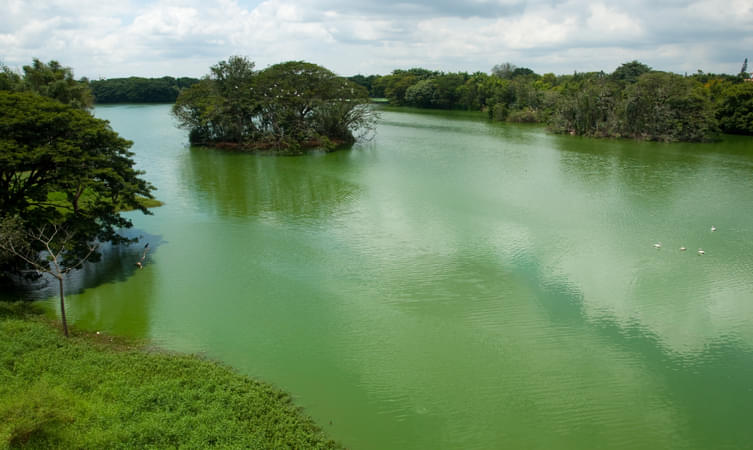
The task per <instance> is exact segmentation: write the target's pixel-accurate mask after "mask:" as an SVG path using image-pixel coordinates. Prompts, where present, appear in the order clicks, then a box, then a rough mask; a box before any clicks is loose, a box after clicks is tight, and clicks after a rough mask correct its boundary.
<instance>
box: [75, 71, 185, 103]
mask: <svg viewBox="0 0 753 450" xmlns="http://www.w3.org/2000/svg"><path fill="white" fill-rule="evenodd" d="M198 82H199V80H198V79H197V78H189V77H181V78H173V77H162V78H141V77H128V78H109V79H103V80H93V81H91V82H89V85H90V86H91V90H92V93H93V94H94V101H95V102H96V103H174V102H175V100H176V99H177V98H178V94H180V91H181V90H182V89H185V88H189V87H191V86H193V85H194V84H196V83H198Z"/></svg>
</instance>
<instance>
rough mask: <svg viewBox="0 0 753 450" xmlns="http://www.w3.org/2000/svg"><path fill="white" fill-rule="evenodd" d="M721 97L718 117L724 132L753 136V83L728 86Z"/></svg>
mask: <svg viewBox="0 0 753 450" xmlns="http://www.w3.org/2000/svg"><path fill="white" fill-rule="evenodd" d="M720 97H721V99H720V101H719V109H718V111H717V117H718V118H719V126H720V128H721V129H722V131H724V132H725V133H735V134H748V135H753V82H744V83H736V84H727V85H726V86H725V87H724V88H723V90H722V93H721V96H720Z"/></svg>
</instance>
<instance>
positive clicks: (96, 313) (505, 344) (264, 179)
mask: <svg viewBox="0 0 753 450" xmlns="http://www.w3.org/2000/svg"><path fill="white" fill-rule="evenodd" d="M168 111H169V107H168V106H164V105H160V106H108V107H98V108H97V109H96V111H95V112H96V115H97V116H99V117H102V118H106V119H108V120H110V121H111V123H112V126H113V128H114V129H115V130H116V131H118V132H119V133H120V134H121V135H123V136H125V137H127V138H128V139H131V140H133V141H134V142H135V144H134V147H133V150H134V151H135V153H136V156H135V158H136V160H137V162H138V167H139V168H140V169H143V170H145V171H146V173H147V174H146V177H147V178H148V179H149V180H150V181H151V182H152V183H153V184H155V185H156V186H158V187H159V191H157V193H156V194H157V196H158V197H159V198H160V199H161V200H164V201H165V202H166V205H165V206H164V207H162V208H159V209H156V210H155V211H154V212H155V214H154V215H153V216H148V217H144V216H140V215H134V216H133V219H134V222H135V225H136V231H134V233H136V234H141V235H143V236H144V238H145V240H147V241H149V242H150V243H153V245H154V249H155V250H154V251H153V252H152V254H151V255H150V259H149V260H148V264H147V265H146V267H145V268H144V269H143V270H138V271H137V270H134V269H133V268H132V266H131V262H130V260H131V259H134V255H135V254H136V253H133V252H137V249H117V250H113V251H111V252H109V253H108V255H107V258H105V261H104V262H103V263H102V265H99V266H91V267H87V268H86V269H85V270H84V271H82V272H81V273H79V274H78V275H77V277H78V278H77V279H74V280H71V283H70V286H71V287H70V290H71V293H72V294H74V295H71V296H70V297H69V299H70V300H69V302H70V316H71V320H72V321H73V322H75V323H76V325H77V326H81V327H85V328H88V329H91V330H95V329H96V330H103V331H107V332H110V333H122V334H126V335H133V336H139V337H147V338H150V339H153V340H155V341H156V342H158V343H160V344H162V345H164V346H166V347H168V348H171V349H176V350H183V351H190V352H198V353H202V354H205V355H207V356H208V357H210V358H216V359H219V360H221V361H224V362H226V363H228V364H230V365H232V366H233V367H235V368H237V369H238V370H240V371H242V372H244V373H247V374H249V375H252V376H255V377H259V378H262V379H264V380H267V381H270V382H272V383H274V384H276V385H278V386H280V387H282V388H284V389H286V390H288V391H290V392H292V394H293V395H294V396H295V398H296V399H297V401H298V402H299V403H300V404H301V405H303V406H304V407H305V408H306V411H307V412H308V413H310V414H312V415H313V416H314V417H315V418H316V420H317V421H318V422H319V423H320V424H322V425H323V426H324V427H325V428H326V429H327V431H328V432H329V433H330V434H331V435H332V436H333V437H334V438H335V439H337V440H340V441H341V442H342V443H343V444H345V445H346V446H348V447H351V448H356V449H384V448H401V449H413V448H415V449H427V448H464V449H474V448H476V449H488V448H574V449H576V448H577V449H583V448H624V449H635V448H698V449H705V448H742V447H750V446H751V445H752V444H751V443H753V427H751V426H750V417H751V415H752V413H753V381H751V380H753V295H752V294H751V293H753V239H751V236H753V208H751V207H750V205H753V178H752V177H751V173H753V154H751V152H750V149H751V148H753V147H752V146H751V140H750V138H735V137H728V138H726V139H725V140H724V141H723V142H721V143H716V144H703V145H685V144H676V145H664V144H656V143H636V142H631V141H615V140H591V139H582V138H575V137H571V136H554V135H550V134H548V133H546V132H545V131H544V130H542V129H541V128H538V127H529V126H515V125H504V124H492V123H488V122H486V121H485V120H483V119H481V118H479V117H478V116H473V115H466V114H457V113H418V112H401V111H390V110H385V111H383V112H382V119H381V122H380V124H379V127H378V130H377V135H376V138H375V140H373V141H372V142H368V143H364V144H361V145H357V146H356V147H355V148H353V149H352V150H349V151H343V152H337V153H333V154H314V155H311V156H306V157H298V158H286V157H280V158H274V157H262V156H253V155H246V154H240V153H228V152H219V151H212V150H208V149H202V148H189V147H188V146H187V145H186V136H185V133H183V132H182V131H179V130H177V129H175V128H174V124H173V123H172V121H171V119H170V117H169V115H168ZM712 225H714V226H716V227H717V229H718V230H717V231H715V232H712V231H711V226H712ZM658 242H661V244H662V246H661V248H660V249H656V248H654V246H653V244H654V243H658ZM681 246H685V247H687V249H688V250H687V251H685V252H683V251H680V250H679V249H680V247H681ZM699 248H703V249H704V250H705V252H706V254H705V255H704V256H699V255H698V254H697V250H698V249H699ZM129 258H130V259H129ZM43 292H46V293H43V294H40V295H43V296H44V295H50V291H43ZM53 292H54V291H53Z"/></svg>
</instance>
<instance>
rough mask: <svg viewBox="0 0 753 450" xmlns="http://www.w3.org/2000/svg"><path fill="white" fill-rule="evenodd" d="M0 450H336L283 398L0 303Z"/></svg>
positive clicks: (181, 358) (212, 366)
mask: <svg viewBox="0 0 753 450" xmlns="http://www.w3.org/2000/svg"><path fill="white" fill-rule="evenodd" d="M0 342H2V345H0V448H8V447H15V446H19V445H22V446H29V447H33V448H41V447H45V448H47V447H54V448H145V447H156V448H166V447H169V448H173V447H189V448H205V447H212V446H217V447H223V448H227V447H233V448H337V447H338V446H337V444H335V443H334V442H333V441H332V440H330V439H328V438H327V437H326V436H325V435H324V434H323V432H322V430H321V429H320V428H319V427H318V426H316V424H314V422H313V421H312V419H311V418H309V417H308V416H306V415H305V414H304V413H303V411H302V410H301V409H300V408H298V407H296V406H295V405H294V404H293V402H292V399H291V397H290V395H288V394H286V393H284V392H282V391H280V390H278V389H275V388H273V387H271V386H268V385H266V384H263V383H260V382H258V381H255V380H252V379H249V378H247V377H244V376H241V375H238V374H236V373H234V372H233V371H232V370H230V369H229V368H227V367H224V366H221V365H219V364H216V363H213V362H211V361H205V360H201V359H199V358H197V357H195V356H188V355H178V354H170V353H166V352H162V351H156V350H155V349H153V348H150V347H148V346H147V345H146V344H145V343H139V342H134V341H129V340H125V339H122V338H117V337H110V336H105V335H99V334H95V333H86V332H83V331H80V330H73V331H72V333H71V337H70V338H69V339H66V338H65V337H63V335H62V334H61V333H60V331H59V330H58V329H57V327H56V326H55V325H54V324H52V323H50V321H49V320H48V319H46V318H44V316H43V315H42V314H41V313H40V312H39V311H38V310H37V308H35V307H34V306H33V305H30V304H28V303H3V302H0Z"/></svg>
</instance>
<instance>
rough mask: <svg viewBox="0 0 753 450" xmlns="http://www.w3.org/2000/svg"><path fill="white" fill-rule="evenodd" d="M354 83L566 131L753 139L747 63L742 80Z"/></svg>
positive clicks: (527, 74) (634, 69)
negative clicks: (732, 135) (720, 134)
mask: <svg viewBox="0 0 753 450" xmlns="http://www.w3.org/2000/svg"><path fill="white" fill-rule="evenodd" d="M350 80H351V81H353V82H355V83H357V84H360V85H361V86H364V87H365V88H366V89H368V91H369V94H370V96H371V97H380V98H386V99H387V100H388V101H389V103H390V104H392V105H396V106H413V107H420V108H438V109H464V110H475V111H486V112H487V113H488V115H489V117H490V118H491V119H494V120H499V121H510V122H536V123H544V124H546V125H548V127H549V128H550V129H552V130H553V131H555V132H562V133H571V134H577V135H584V136H598V137H630V138H636V139H645V140H657V141H667V142H669V141H704V140H709V139H713V138H714V137H715V136H716V134H717V133H718V132H719V131H721V132H725V133H735V134H749V135H753V81H751V79H750V75H749V74H748V73H747V60H746V63H744V64H743V68H742V69H741V72H740V74H739V75H736V76H733V75H716V74H705V73H702V72H700V71H699V72H698V73H696V74H693V75H690V76H682V75H677V74H673V73H668V72H661V71H656V70H653V69H651V68H650V67H648V66H647V65H645V64H642V63H640V62H638V61H632V62H629V63H625V64H623V65H622V66H620V67H618V68H617V69H616V70H615V71H614V72H612V73H609V74H607V73H605V72H586V73H578V72H576V73H574V74H572V75H554V74H552V73H548V74H544V75H539V74H536V73H534V72H533V71H532V70H531V69H527V68H521V67H515V66H514V65H512V64H509V63H505V64H501V65H497V66H495V67H494V68H493V69H492V73H491V74H486V73H483V72H476V73H473V74H469V73H466V72H457V73H444V72H437V71H430V70H426V69H420V68H417V69H410V70H395V71H393V72H392V73H391V74H389V75H384V76H379V75H371V76H363V75H356V76H354V77H350Z"/></svg>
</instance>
